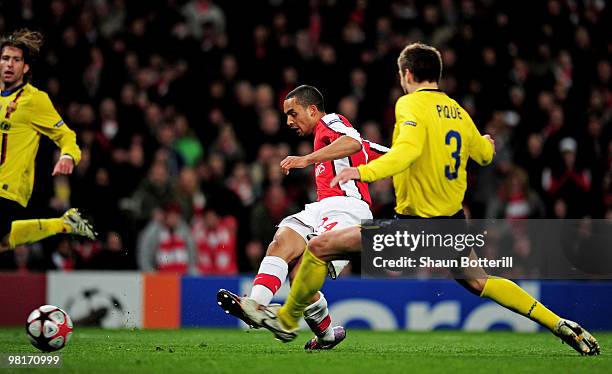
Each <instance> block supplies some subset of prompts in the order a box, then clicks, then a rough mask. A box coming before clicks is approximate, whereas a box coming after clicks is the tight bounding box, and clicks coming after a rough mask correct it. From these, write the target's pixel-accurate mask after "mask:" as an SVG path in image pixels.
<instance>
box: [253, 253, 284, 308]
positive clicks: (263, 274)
mask: <svg viewBox="0 0 612 374" xmlns="http://www.w3.org/2000/svg"><path fill="white" fill-rule="evenodd" d="M288 272H289V265H287V263H286V262H285V260H283V259H282V258H280V257H276V256H266V257H264V259H263V260H261V264H260V265H259V271H258V272H257V275H256V276H255V279H254V280H253V288H252V289H251V296H250V298H251V299H253V300H255V301H257V302H258V303H259V304H261V305H268V304H270V301H272V298H273V297H274V294H275V293H276V292H277V291H278V289H279V288H280V287H281V286H282V285H283V283H284V282H285V279H286V278H287V273H288Z"/></svg>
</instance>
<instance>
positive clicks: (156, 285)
mask: <svg viewBox="0 0 612 374" xmlns="http://www.w3.org/2000/svg"><path fill="white" fill-rule="evenodd" d="M251 281H252V278H250V277H199V276H198V277H196V276H180V275H174V274H152V273H138V272H89V271H88V272H54V271H52V272H48V273H47V274H12V273H0V284H1V285H2V286H1V287H0V300H2V314H3V318H0V324H1V325H5V326H15V325H22V324H23V323H25V319H26V317H27V315H28V313H29V312H30V311H31V310H32V309H34V308H35V307H37V306H39V305H43V304H53V305H57V306H59V307H61V308H63V309H65V310H66V311H67V312H68V313H69V314H70V315H71V316H72V318H73V319H74V320H75V324H76V325H77V326H86V325H89V326H102V327H105V328H134V327H135V328H180V327H227V328H246V326H245V325H244V324H242V323H241V322H239V321H238V320H237V319H235V318H233V317H232V316H228V315H226V314H225V313H224V312H223V311H222V310H221V309H220V308H219V307H218V306H217V302H216V292H217V290H218V289H219V288H226V289H229V290H232V291H234V292H236V293H239V294H248V292H249V290H250V287H251ZM518 283H519V284H520V285H521V286H522V287H523V288H525V289H526V290H527V291H528V292H529V293H531V294H532V295H533V296H534V297H536V298H538V299H539V300H541V302H542V303H544V304H545V305H547V306H548V307H550V308H551V309H552V310H554V311H555V312H556V313H557V314H559V315H561V316H563V317H566V318H569V319H572V320H576V321H580V323H581V324H583V325H584V327H585V328H588V329H592V330H612V318H610V316H612V300H611V296H612V282H595V281H523V282H518ZM323 292H324V293H325V296H326V298H327V300H328V303H329V307H330V311H331V314H332V318H333V321H334V324H342V325H344V326H347V327H352V328H366V329H374V330H410V331H428V330H435V329H460V330H467V331H485V330H499V329H505V330H513V331H520V332H533V331H538V329H539V326H538V325H537V324H535V323H534V322H532V321H530V320H528V319H527V318H524V317H522V316H519V315H517V314H514V313H512V312H509V311H507V310H505V309H504V308H502V307H499V306H498V305H497V304H495V303H494V302H492V301H490V300H487V299H481V298H479V297H477V296H474V295H472V294H470V293H469V292H467V291H465V290H464V289H463V288H462V287H461V286H459V285H458V284H457V283H455V282H454V281H452V280H400V279H397V280H386V279H385V280H381V279H377V280H370V279H360V278H345V279H338V280H335V281H332V280H328V281H327V282H326V283H325V286H324V288H323ZM287 293H288V286H286V285H285V286H283V287H282V288H281V290H280V291H279V292H278V294H277V295H276V297H275V299H274V301H277V302H282V301H283V300H284V299H285V297H286V296H287Z"/></svg>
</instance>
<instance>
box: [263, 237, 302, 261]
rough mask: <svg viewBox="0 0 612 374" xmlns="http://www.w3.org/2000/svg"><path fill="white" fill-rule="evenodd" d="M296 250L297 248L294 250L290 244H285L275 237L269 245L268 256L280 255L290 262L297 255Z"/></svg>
mask: <svg viewBox="0 0 612 374" xmlns="http://www.w3.org/2000/svg"><path fill="white" fill-rule="evenodd" d="M294 252H295V250H293V249H292V248H291V247H290V246H288V245H284V244H283V243H282V242H281V241H279V240H276V239H274V240H272V242H270V244H269V245H268V249H267V250H266V256H275V257H280V258H282V259H283V260H285V261H286V262H290V261H292V260H293V259H294V258H296V257H297V255H296V254H295V253H294Z"/></svg>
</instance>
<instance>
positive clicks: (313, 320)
mask: <svg viewBox="0 0 612 374" xmlns="http://www.w3.org/2000/svg"><path fill="white" fill-rule="evenodd" d="M319 296H320V297H319V300H317V301H315V302H314V303H312V304H310V305H308V306H307V307H306V309H304V320H305V321H306V323H308V326H309V327H310V329H311V330H312V332H314V333H315V335H316V336H317V338H318V339H319V340H323V341H326V342H333V341H334V338H335V337H334V328H333V327H332V325H331V317H330V315H329V310H328V309H327V300H325V296H324V295H323V292H321V291H319Z"/></svg>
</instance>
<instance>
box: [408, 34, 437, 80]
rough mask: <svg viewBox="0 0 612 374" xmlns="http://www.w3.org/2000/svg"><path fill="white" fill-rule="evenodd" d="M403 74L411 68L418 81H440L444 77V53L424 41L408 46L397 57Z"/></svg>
mask: <svg viewBox="0 0 612 374" xmlns="http://www.w3.org/2000/svg"><path fill="white" fill-rule="evenodd" d="M397 65H398V66H399V69H400V72H401V74H402V75H403V74H404V72H405V71H406V69H408V70H410V72H411V73H412V75H413V76H414V80H415V81H417V82H436V83H439V82H440V78H441V77H442V55H440V51H438V50H437V49H436V48H434V47H432V46H429V45H427V44H422V43H412V44H409V45H408V46H406V48H404V50H403V51H402V53H400V55H399V57H398V59H397Z"/></svg>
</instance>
